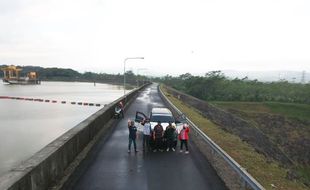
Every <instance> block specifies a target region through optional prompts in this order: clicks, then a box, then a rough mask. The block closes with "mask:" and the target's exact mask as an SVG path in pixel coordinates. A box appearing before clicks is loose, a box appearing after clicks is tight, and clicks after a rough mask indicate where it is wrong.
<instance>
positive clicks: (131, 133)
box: [128, 120, 138, 153]
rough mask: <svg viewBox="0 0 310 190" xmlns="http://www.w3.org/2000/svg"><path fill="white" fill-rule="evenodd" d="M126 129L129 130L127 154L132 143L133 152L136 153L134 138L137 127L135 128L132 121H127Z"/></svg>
mask: <svg viewBox="0 0 310 190" xmlns="http://www.w3.org/2000/svg"><path fill="white" fill-rule="evenodd" d="M128 129H129V142H128V153H130V152H131V144H132V143H133V146H134V149H135V152H138V150H137V143H136V138H137V127H136V126H135V122H134V121H130V120H129V121H128Z"/></svg>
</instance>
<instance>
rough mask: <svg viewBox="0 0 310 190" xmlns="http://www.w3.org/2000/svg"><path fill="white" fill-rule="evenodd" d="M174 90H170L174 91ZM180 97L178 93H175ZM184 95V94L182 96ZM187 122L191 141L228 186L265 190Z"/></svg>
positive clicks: (235, 189)
mask: <svg viewBox="0 0 310 190" xmlns="http://www.w3.org/2000/svg"><path fill="white" fill-rule="evenodd" d="M172 90H173V89H169V91H172ZM159 91H160V95H161V98H162V99H163V101H164V102H165V104H166V105H167V106H168V107H169V108H170V110H171V111H172V112H173V114H174V115H176V116H177V115H179V114H181V112H180V110H178V109H177V108H176V107H175V106H174V105H173V104H172V103H171V102H170V101H169V100H168V99H167V97H165V95H164V94H163V93H162V92H161V90H160V89H159ZM173 94H174V95H176V97H178V95H179V94H178V93H177V91H174V92H173ZM182 95H184V94H182ZM187 122H188V123H189V124H190V126H191V129H192V130H191V133H190V134H189V135H190V141H191V142H194V143H195V145H196V146H197V147H198V149H199V150H200V152H201V153H202V154H203V155H204V156H205V157H206V158H207V160H208V161H209V162H210V163H211V165H212V166H213V168H214V169H215V170H216V172H217V174H218V175H219V176H220V177H221V179H222V180H223V181H224V183H225V184H226V186H227V187H228V188H229V189H232V190H240V189H243V190H245V189H255V190H260V189H264V187H263V186H261V185H260V184H259V183H258V182H257V181H256V180H255V179H254V178H253V177H252V176H251V175H250V174H248V173H247V172H246V170H245V169H243V168H242V167H241V166H240V165H239V164H238V163H237V162H236V161H234V160H233V159H232V158H231V157H230V156H229V155H228V154H227V153H226V152H225V151H224V150H222V149H221V148H220V147H219V146H218V145H217V144H216V143H215V142H213V141H212V140H211V139H210V138H209V137H208V136H207V135H206V134H204V133H203V132H202V131H201V130H200V129H199V128H198V127H197V126H196V125H195V124H194V123H192V122H191V121H190V120H189V119H188V118H187Z"/></svg>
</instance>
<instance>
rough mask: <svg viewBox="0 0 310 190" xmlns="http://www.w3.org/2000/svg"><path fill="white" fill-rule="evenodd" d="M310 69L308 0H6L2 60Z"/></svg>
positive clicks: (0, 2) (102, 66) (89, 66)
mask: <svg viewBox="0 0 310 190" xmlns="http://www.w3.org/2000/svg"><path fill="white" fill-rule="evenodd" d="M141 56H142V57H144V58H145V59H143V60H141V59H131V60H128V61H126V70H132V71H133V72H135V73H137V72H139V74H142V75H161V74H171V75H179V74H182V73H186V72H190V73H193V74H202V73H206V72H208V71H212V70H239V71H276V70H292V71H302V70H305V71H307V72H310V1H308V0H260V1H252V0H234V1H231V0H216V1H215V0H169V1H167V0H156V1H150V0H130V1H128V0H0V65H1V64H13V65H35V66H42V67H61V68H72V69H74V70H78V71H80V72H85V71H92V72H105V73H123V68H124V59H125V58H127V57H141Z"/></svg>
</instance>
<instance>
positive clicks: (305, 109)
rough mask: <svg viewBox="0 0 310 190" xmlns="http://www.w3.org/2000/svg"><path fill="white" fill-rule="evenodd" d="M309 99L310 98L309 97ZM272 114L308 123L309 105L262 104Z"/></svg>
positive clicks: (309, 118) (309, 115) (309, 117)
mask: <svg viewBox="0 0 310 190" xmlns="http://www.w3.org/2000/svg"><path fill="white" fill-rule="evenodd" d="M309 98H310V97H309ZM264 104H265V105H266V106H267V107H268V108H269V109H270V110H271V111H272V112H273V113H277V114H281V115H285V116H286V117H289V118H297V119H300V120H307V121H310V105H307V104H293V103H276V102H266V103H264Z"/></svg>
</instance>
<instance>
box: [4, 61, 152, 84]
mask: <svg viewBox="0 0 310 190" xmlns="http://www.w3.org/2000/svg"><path fill="white" fill-rule="evenodd" d="M6 66H7V65H0V68H4V67H6ZM17 67H19V68H21V69H23V70H22V71H21V75H22V76H25V75H26V73H28V72H30V71H35V72H37V73H38V76H39V78H40V79H41V80H44V81H85V82H94V81H96V82H102V83H111V84H122V83H123V79H124V76H123V75H121V74H107V73H93V72H85V73H79V72H77V71H75V70H73V69H68V68H67V69H64V68H43V67H38V66H17ZM2 77H3V72H0V78H2ZM137 79H139V80H140V81H141V80H147V78H146V77H144V76H139V77H137V76H136V75H134V73H133V72H132V71H127V72H126V82H127V83H129V84H132V85H135V84H136V83H137Z"/></svg>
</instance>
